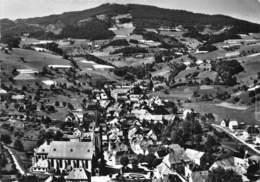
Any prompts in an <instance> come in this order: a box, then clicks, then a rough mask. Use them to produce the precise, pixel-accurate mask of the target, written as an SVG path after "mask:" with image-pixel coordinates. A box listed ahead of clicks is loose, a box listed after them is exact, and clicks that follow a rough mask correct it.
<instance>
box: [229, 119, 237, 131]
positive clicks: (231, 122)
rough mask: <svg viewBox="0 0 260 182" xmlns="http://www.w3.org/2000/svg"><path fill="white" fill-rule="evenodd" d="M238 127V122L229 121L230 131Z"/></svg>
mask: <svg viewBox="0 0 260 182" xmlns="http://www.w3.org/2000/svg"><path fill="white" fill-rule="evenodd" d="M237 127H238V122H237V121H229V124H228V128H229V129H230V130H234V129H236V128H237Z"/></svg>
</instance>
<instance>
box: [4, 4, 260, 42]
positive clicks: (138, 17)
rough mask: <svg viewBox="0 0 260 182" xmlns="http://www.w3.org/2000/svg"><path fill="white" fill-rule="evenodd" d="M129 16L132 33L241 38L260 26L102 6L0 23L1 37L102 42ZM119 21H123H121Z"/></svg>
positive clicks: (184, 13) (175, 12) (137, 7)
mask: <svg viewBox="0 0 260 182" xmlns="http://www.w3.org/2000/svg"><path fill="white" fill-rule="evenodd" d="M127 13H129V14H130V15H131V16H132V22H133V25H134V26H135V27H136V29H138V30H140V29H143V28H159V27H174V26H178V25H181V26H183V27H185V28H188V29H189V30H193V29H194V28H195V29H196V30H200V31H203V30H204V29H205V28H207V29H211V30H221V29H223V28H225V27H230V28H229V29H228V32H229V33H232V34H241V33H250V32H259V31H260V25H258V24H255V23H251V22H247V21H244V20H239V19H235V18H231V17H228V16H224V15H206V14H199V13H192V12H188V11H184V10H173V9H163V8H158V7H154V6H147V5H136V4H128V5H120V4H103V5H101V6H98V7H96V8H91V9H87V10H83V11H73V12H65V13H63V14H58V15H50V16H45V17H35V18H28V19H17V20H15V21H11V20H8V19H2V20H0V23H1V26H2V29H1V31H2V35H6V34H12V35H17V36H20V35H22V34H24V33H29V34H30V36H32V37H35V38H48V39H54V38H67V37H72V38H87V39H106V38H111V37H113V36H114V33H113V32H112V31H110V30H109V27H112V26H113V24H114V21H115V20H114V19H113V17H114V16H116V15H119V14H127ZM123 21H127V18H124V19H123Z"/></svg>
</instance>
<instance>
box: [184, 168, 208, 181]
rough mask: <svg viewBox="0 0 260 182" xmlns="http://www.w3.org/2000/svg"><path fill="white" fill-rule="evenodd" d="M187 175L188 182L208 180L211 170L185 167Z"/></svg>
mask: <svg viewBox="0 0 260 182" xmlns="http://www.w3.org/2000/svg"><path fill="white" fill-rule="evenodd" d="M185 177H186V179H187V180H188V182H208V178H209V171H207V170H196V169H191V168H189V167H185Z"/></svg>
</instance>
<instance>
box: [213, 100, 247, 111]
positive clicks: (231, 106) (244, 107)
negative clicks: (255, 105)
mask: <svg viewBox="0 0 260 182" xmlns="http://www.w3.org/2000/svg"><path fill="white" fill-rule="evenodd" d="M216 106H221V107H225V108H229V109H236V110H241V111H244V110H246V109H248V107H247V106H240V105H235V104H232V103H228V102H221V103H219V104H216Z"/></svg>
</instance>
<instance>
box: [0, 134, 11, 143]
mask: <svg viewBox="0 0 260 182" xmlns="http://www.w3.org/2000/svg"><path fill="white" fill-rule="evenodd" d="M0 141H1V142H3V143H4V144H6V145H9V144H11V143H12V138H11V136H10V135H8V134H2V135H1V138H0Z"/></svg>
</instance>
